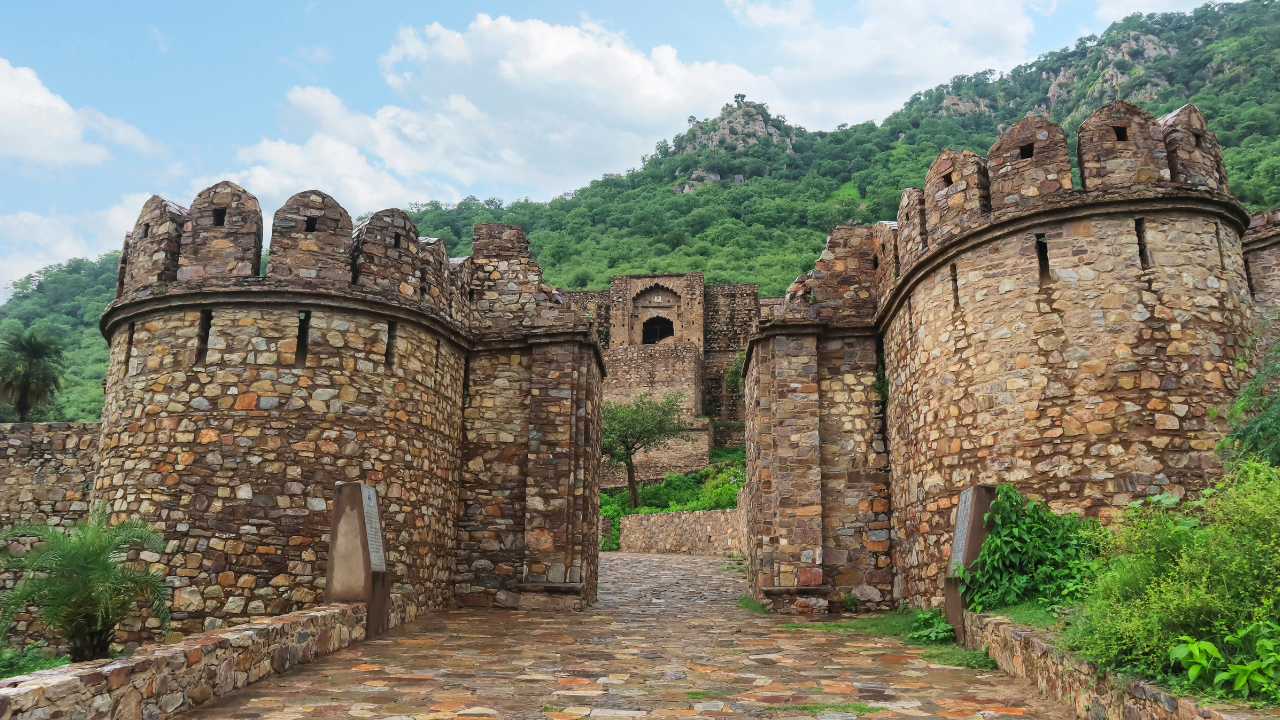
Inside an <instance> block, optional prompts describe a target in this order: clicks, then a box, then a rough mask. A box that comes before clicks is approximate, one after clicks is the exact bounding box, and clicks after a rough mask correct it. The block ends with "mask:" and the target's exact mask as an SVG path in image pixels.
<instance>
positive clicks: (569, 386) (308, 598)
mask: <svg viewBox="0 0 1280 720" xmlns="http://www.w3.org/2000/svg"><path fill="white" fill-rule="evenodd" d="M262 222H263V218H262V217H261V212H260V210H259V207H258V203H257V200H256V199H255V198H253V196H252V195H251V194H250V193H248V192H247V191H245V190H244V189H243V188H240V187H238V186H236V185H235V184H234V183H230V182H223V183H219V184H217V185H215V186H213V187H212V188H209V189H208V190H205V191H204V192H202V193H200V194H199V195H198V196H197V197H196V199H195V201H193V202H192V203H191V206H190V209H189V210H188V209H185V208H181V207H179V206H177V205H175V204H173V203H170V202H168V201H164V200H162V199H158V198H152V200H151V201H148V203H147V205H146V206H145V207H144V210H143V214H142V216H141V217H140V218H139V221H138V225H137V226H136V228H135V230H134V232H133V233H132V234H131V235H130V237H129V239H128V240H127V241H126V246H125V247H126V249H125V252H124V254H123V255H122V258H121V266H122V272H121V278H122V280H121V283H120V285H119V288H118V294H117V298H116V300H115V301H114V302H113V303H112V304H111V305H110V306H108V308H107V309H106V311H105V312H104V314H103V316H102V321H101V326H102V330H103V334H104V335H105V336H106V337H107V339H108V343H109V346H110V351H111V362H110V369H109V374H108V378H107V383H106V404H105V407H104V411H103V422H102V427H101V451H100V464H99V472H98V474H97V481H96V487H95V488H94V490H93V492H92V499H95V500H104V501H107V502H109V503H111V507H112V510H113V511H114V512H115V513H117V514H118V515H121V516H124V515H128V516H137V517H140V518H142V519H145V520H147V521H148V522H151V523H153V524H155V525H156V526H157V527H158V528H160V529H162V530H163V532H164V534H165V537H166V539H167V540H168V547H167V548H166V551H165V552H164V553H161V554H159V556H158V557H149V556H148V557H142V556H141V555H137V556H136V557H133V558H131V560H132V561H135V562H147V563H150V564H151V566H152V567H163V568H165V569H166V571H167V573H168V574H167V577H166V582H168V584H169V585H170V586H171V587H173V588H174V608H173V609H174V618H175V621H176V624H177V625H178V627H179V628H180V629H181V630H182V631H183V632H186V633H190V632H198V631H200V630H212V629H216V628H220V627H225V626H232V625H239V624H243V623H246V622H250V621H253V620H254V619H256V618H261V617H265V616H273V615H281V614H284V613H289V612H294V611H298V610H305V609H307V608H311V607H314V606H316V605H317V604H319V603H323V602H324V601H325V575H326V568H327V566H328V563H330V562H332V561H333V558H331V557H330V556H329V550H328V544H329V536H328V531H329V512H330V510H331V502H332V497H333V489H334V486H335V483H338V482H360V483H364V484H367V485H370V486H373V487H375V488H376V489H377V492H378V496H379V502H380V507H381V511H382V516H383V517H382V522H383V532H384V544H385V549H386V556H387V566H388V568H387V569H388V571H390V572H391V573H392V574H393V576H394V579H395V580H394V581H395V582H396V583H397V584H398V585H400V586H404V587H407V588H410V590H408V591H407V596H408V598H409V600H410V601H411V602H412V603H413V604H414V606H415V607H416V608H417V609H420V610H425V609H428V608H434V607H442V606H449V605H452V604H454V603H455V602H462V603H466V604H468V605H484V606H489V605H493V606H500V607H573V608H581V607H583V606H585V604H586V603H588V602H590V601H591V600H592V599H593V598H594V592H595V557H596V547H597V544H596V536H597V535H598V530H597V528H596V522H597V515H598V511H597V509H596V505H595V504H596V503H597V502H598V500H597V498H596V492H595V488H596V487H597V486H598V483H599V449H598V448H599V431H600V429H599V403H600V400H601V383H602V379H603V365H602V362H601V357H600V353H599V349H598V347H597V345H596V342H595V339H594V336H593V333H592V332H591V331H590V328H589V326H588V324H587V322H586V321H585V319H584V318H582V317H580V316H579V315H578V314H577V313H575V312H573V311H572V310H571V309H570V307H569V306H568V305H567V304H566V303H565V302H564V299H563V298H562V296H561V295H560V293H559V291H558V290H556V289H555V288H553V287H550V286H547V285H544V284H542V282H541V269H540V268H539V267H538V265H537V263H536V262H534V261H533V259H532V258H531V257H530V256H529V251H528V243H527V240H526V239H525V237H524V233H523V231H522V230H521V229H520V228H519V227H518V226H508V225H500V224H489V225H477V226H476V228H475V231H474V243H473V247H474V252H473V255H472V256H471V257H469V258H463V259H460V260H454V261H451V260H450V259H449V258H448V257H446V255H445V252H444V247H443V245H442V244H440V243H438V242H435V241H432V240H424V239H421V238H419V237H418V233H417V230H416V228H414V226H413V223H412V220H411V219H410V218H409V217H408V216H407V215H405V214H404V213H403V212H401V211H400V210H395V209H388V210H382V211H379V212H376V213H373V214H372V215H371V216H370V217H369V219H368V220H366V221H364V222H362V223H361V224H359V225H358V226H354V227H353V225H352V222H351V219H350V217H349V215H348V214H347V212H346V211H345V210H344V209H343V208H342V206H341V205H340V204H339V203H338V202H337V201H336V200H335V199H334V198H332V197H330V196H328V195H326V194H325V193H322V192H319V191H305V192H301V193H298V194H297V195H294V196H293V197H292V198H290V199H289V200H288V201H286V203H285V204H284V206H282V207H281V208H280V209H279V210H277V211H276V213H275V215H274V216H273V218H272V228H273V229H272V247H271V252H270V261H269V262H268V263H267V267H266V269H265V274H259V272H258V270H257V269H258V267H259V265H260V252H261V239H262V238H261V228H262ZM157 224H159V229H160V230H163V231H164V232H166V233H169V234H170V235H172V234H173V233H174V232H175V231H174V230H173V227H178V228H180V232H178V235H177V237H178V238H179V239H180V242H169V241H167V240H166V241H164V242H159V241H154V242H150V243H146V242H141V241H140V240H145V239H147V238H155V237H157V236H156V234H155V233H156V226H157ZM171 226H173V227H171ZM166 237H168V236H166ZM148 253H149V254H148ZM156 268H161V269H160V270H157V269H156ZM164 268H176V272H174V273H172V275H173V276H172V277H170V276H168V275H166V274H165V273H166V272H168V271H167V270H163V269H164ZM135 555H136V554H135ZM153 624H154V622H153V621H152V620H150V619H149V618H146V617H145V614H144V617H143V619H142V622H141V623H140V626H139V627H135V628H134V630H133V631H132V632H130V633H129V634H128V635H127V636H126V637H121V638H120V639H139V640H141V639H144V637H143V636H144V635H145V634H146V632H147V629H148V628H149V627H150V626H151V625H153Z"/></svg>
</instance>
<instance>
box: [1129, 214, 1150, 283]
mask: <svg viewBox="0 0 1280 720" xmlns="http://www.w3.org/2000/svg"><path fill="white" fill-rule="evenodd" d="M1133 232H1134V234H1135V235H1137V236H1138V263H1139V264H1140V265H1142V269H1143V270H1150V269H1151V256H1150V255H1149V254H1148V253H1147V222H1146V220H1145V219H1143V218H1137V219H1135V220H1134V221H1133Z"/></svg>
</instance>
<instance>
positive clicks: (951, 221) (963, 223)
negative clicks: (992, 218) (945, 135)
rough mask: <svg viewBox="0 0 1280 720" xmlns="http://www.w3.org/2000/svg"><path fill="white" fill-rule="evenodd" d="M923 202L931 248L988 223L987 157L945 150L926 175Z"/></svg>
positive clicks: (966, 151)
mask: <svg viewBox="0 0 1280 720" xmlns="http://www.w3.org/2000/svg"><path fill="white" fill-rule="evenodd" d="M924 202H925V214H924V225H925V232H926V236H927V241H928V246H929V247H931V248H933V247H940V246H942V245H944V244H946V243H947V241H948V240H950V239H951V238H952V237H953V236H955V235H958V234H960V233H963V232H965V231H966V230H971V229H973V228H975V227H978V226H979V225H982V224H983V223H985V222H986V220H987V216H988V215H990V214H991V180H990V178H989V177H988V175H987V162H986V160H984V159H983V158H982V157H981V156H979V155H976V154H974V153H971V152H969V151H968V150H964V151H959V150H943V151H942V154H941V155H939V156H938V158H937V159H936V160H934V161H933V165H931V166H929V172H928V173H926V174H925V177H924Z"/></svg>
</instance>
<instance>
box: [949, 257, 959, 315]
mask: <svg viewBox="0 0 1280 720" xmlns="http://www.w3.org/2000/svg"><path fill="white" fill-rule="evenodd" d="M951 303H952V305H951V309H952V310H959V309H960V278H959V276H958V275H957V273H956V264H955V263H951Z"/></svg>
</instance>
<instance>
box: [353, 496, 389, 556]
mask: <svg viewBox="0 0 1280 720" xmlns="http://www.w3.org/2000/svg"><path fill="white" fill-rule="evenodd" d="M360 499H361V500H362V501H363V505H364V532H365V536H366V539H367V541H368V544H369V566H370V567H369V569H370V570H372V571H373V572H386V571H387V556H386V554H385V553H384V552H383V549H382V519H381V518H380V517H379V515H378V490H377V488H374V487H371V486H369V485H361V486H360Z"/></svg>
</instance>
